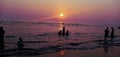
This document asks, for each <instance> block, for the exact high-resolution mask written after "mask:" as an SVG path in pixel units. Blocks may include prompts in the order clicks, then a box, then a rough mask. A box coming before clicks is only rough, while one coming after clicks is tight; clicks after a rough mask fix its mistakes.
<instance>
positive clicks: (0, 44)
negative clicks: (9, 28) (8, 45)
mask: <svg viewBox="0 0 120 57" xmlns="http://www.w3.org/2000/svg"><path fill="white" fill-rule="evenodd" d="M114 31H115V30H114V28H113V27H111V33H110V32H109V28H108V27H106V29H105V31H104V32H105V35H104V37H105V38H104V39H105V40H107V38H108V37H110V38H111V39H113V38H114V37H115V35H114ZM109 33H110V34H109ZM4 34H5V31H4V30H3V27H0V50H1V49H4ZM58 35H59V36H69V31H68V30H67V31H66V30H65V26H63V28H62V30H60V31H59V32H58ZM17 46H18V48H19V49H22V48H23V47H24V42H23V40H22V38H21V37H20V38H19V41H18V42H17Z"/></svg>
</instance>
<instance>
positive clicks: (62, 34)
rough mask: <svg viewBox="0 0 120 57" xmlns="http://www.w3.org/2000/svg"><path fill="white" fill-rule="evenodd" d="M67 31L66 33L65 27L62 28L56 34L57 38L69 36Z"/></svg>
mask: <svg viewBox="0 0 120 57" xmlns="http://www.w3.org/2000/svg"><path fill="white" fill-rule="evenodd" d="M69 34H70V33H69V31H68V30H67V31H65V26H63V28H62V30H60V31H59V32H58V35H59V36H69Z"/></svg>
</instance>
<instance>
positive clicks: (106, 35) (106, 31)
mask: <svg viewBox="0 0 120 57" xmlns="http://www.w3.org/2000/svg"><path fill="white" fill-rule="evenodd" d="M104 32H105V35H104V37H105V38H104V39H105V40H107V38H108V36H109V30H108V27H107V28H106V29H105V31H104Z"/></svg>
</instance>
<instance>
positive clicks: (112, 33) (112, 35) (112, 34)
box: [110, 27, 115, 38]
mask: <svg viewBox="0 0 120 57" xmlns="http://www.w3.org/2000/svg"><path fill="white" fill-rule="evenodd" d="M111 29H112V31H111V34H110V37H111V38H113V37H114V31H115V30H114V28H113V27H111Z"/></svg>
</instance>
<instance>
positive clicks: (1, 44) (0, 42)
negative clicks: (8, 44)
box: [0, 27, 5, 50]
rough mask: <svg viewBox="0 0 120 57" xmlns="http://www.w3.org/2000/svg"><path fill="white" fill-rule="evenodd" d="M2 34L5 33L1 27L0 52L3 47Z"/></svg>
mask: <svg viewBox="0 0 120 57" xmlns="http://www.w3.org/2000/svg"><path fill="white" fill-rule="evenodd" d="M4 34H5V31H4V30H3V27H0V50H3V49H4V48H5V47H4Z"/></svg>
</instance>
